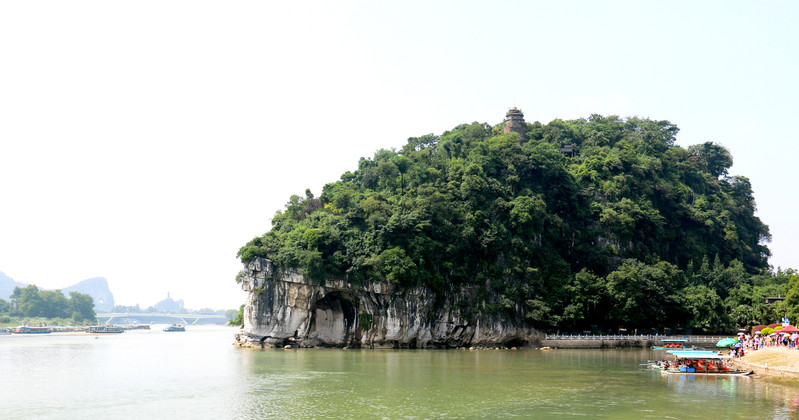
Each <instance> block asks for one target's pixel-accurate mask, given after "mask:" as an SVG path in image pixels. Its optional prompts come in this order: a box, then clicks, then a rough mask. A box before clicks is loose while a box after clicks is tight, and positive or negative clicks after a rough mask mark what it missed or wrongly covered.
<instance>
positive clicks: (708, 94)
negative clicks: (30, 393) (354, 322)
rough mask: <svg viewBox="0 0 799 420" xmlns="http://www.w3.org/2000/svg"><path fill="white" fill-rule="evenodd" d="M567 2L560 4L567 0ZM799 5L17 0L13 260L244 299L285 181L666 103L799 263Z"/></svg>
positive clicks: (0, 170) (71, 278)
mask: <svg viewBox="0 0 799 420" xmlns="http://www.w3.org/2000/svg"><path fill="white" fill-rule="evenodd" d="M555 3H557V4H555ZM797 22H799V2H795V1H783V2H780V1H771V2H752V1H719V2H708V1H705V2H696V1H687V2H673V1H672V2H640V1H630V2H596V1H585V2H579V1H569V2H553V1H545V2H544V1H542V2H533V1H518V2H514V1H491V2H489V1H485V2H466V1H451V2H444V1H419V2H415V1H395V2H334V1H322V2H317V1H307V0H306V1H302V2H266V1H255V2H253V1H236V2H228V1H216V2H210V1H198V0H191V1H163V0H158V1H141V0H140V1H126V2H119V1H109V0H102V1H70V2H66V1H35V2H33V1H17V2H11V1H6V2H0V271H3V272H5V273H6V274H7V275H8V276H10V277H12V278H14V279H15V280H17V281H20V282H25V283H34V284H37V285H39V286H40V287H44V288H56V287H64V286H67V285H70V284H73V283H76V282H78V281H80V280H83V279H86V278H90V277H105V278H107V279H108V282H109V285H110V288H111V291H112V292H113V293H114V296H115V298H116V301H117V303H118V304H126V305H133V304H136V303H138V304H140V305H142V306H149V305H152V304H153V303H155V302H156V301H158V300H160V299H163V298H164V297H166V294H167V292H171V295H172V297H173V298H177V299H184V300H185V303H186V306H187V307H190V308H200V307H208V306H210V307H213V308H216V309H222V308H234V307H238V305H239V304H241V303H243V302H244V298H245V296H244V293H243V292H241V291H240V289H239V287H238V285H237V284H236V283H235V281H234V278H235V276H236V273H237V272H238V271H239V269H240V268H241V266H240V263H239V262H238V260H237V259H236V252H237V251H238V249H239V248H240V247H241V246H242V245H244V244H245V243H246V242H247V241H249V240H250V239H252V238H253V237H254V236H258V235H261V234H263V233H264V232H266V231H267V230H268V229H269V227H270V218H271V217H272V215H274V213H275V211H277V210H278V209H281V208H282V207H283V204H284V203H285V202H286V201H288V199H289V197H290V196H291V194H303V192H304V191H305V189H306V188H310V189H311V190H312V191H313V192H314V193H315V194H317V195H319V194H320V193H321V189H322V186H323V185H324V184H325V183H327V182H332V181H335V180H337V179H338V178H339V176H340V175H341V174H342V173H343V172H345V171H347V170H353V169H355V168H356V167H357V162H358V159H359V158H360V157H362V156H372V154H373V153H374V152H375V151H376V150H377V149H379V148H391V147H396V148H399V147H401V146H402V145H403V144H404V143H405V141H406V139H407V138H408V137H412V136H419V135H423V134H427V133H435V134H440V133H442V132H443V131H445V130H448V129H451V128H453V127H455V126H456V125H458V124H461V123H470V122H473V121H478V122H487V123H489V124H497V123H499V122H501V121H502V119H503V118H504V115H505V112H506V111H507V109H508V108H509V107H511V106H514V105H515V106H518V107H519V108H521V109H522V110H523V111H524V114H525V117H526V119H527V121H530V122H532V121H540V122H542V123H546V122H549V121H551V120H552V119H555V118H562V119H572V118H580V117H588V116H589V115H591V114H593V113H598V114H603V115H610V114H616V115H620V116H623V117H624V116H633V115H637V116H640V117H648V118H652V119H658V120H663V119H665V120H669V121H671V122H673V123H675V124H677V126H679V127H680V129H681V131H680V134H679V135H678V144H679V145H682V146H688V145H690V144H696V143H701V142H705V141H714V142H717V143H720V144H722V145H724V146H726V147H727V148H728V149H729V150H730V151H731V153H732V155H733V158H734V161H735V164H734V166H733V167H732V169H731V173H732V174H734V175H744V176H747V177H749V178H750V180H751V181H752V184H753V188H754V191H755V198H756V200H757V205H758V215H759V216H760V218H761V219H763V221H764V222H765V223H766V224H768V225H769V226H770V228H771V233H772V234H773V241H772V243H771V244H770V248H771V250H772V252H773V257H772V258H771V264H773V265H774V266H775V267H776V266H782V267H783V268H787V267H793V268H799V254H798V253H797V251H799V227H797V222H796V212H797V208H799V198H797V190H799V187H797V186H796V185H795V184H796V181H797V179H799V176H798V175H797V172H796V165H795V162H796V161H797V159H799V153H798V152H799V139H797V132H798V131H799V130H797V128H796V120H797V115H796V113H797V110H798V108H799V107H798V106H797V98H799V79H798V78H799V45H797V44H798V43H799V24H797Z"/></svg>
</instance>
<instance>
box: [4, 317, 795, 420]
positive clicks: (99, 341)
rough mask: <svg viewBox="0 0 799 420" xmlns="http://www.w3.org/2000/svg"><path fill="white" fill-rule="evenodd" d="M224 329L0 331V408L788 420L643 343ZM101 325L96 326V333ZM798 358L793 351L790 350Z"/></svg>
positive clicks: (95, 414)
mask: <svg viewBox="0 0 799 420" xmlns="http://www.w3.org/2000/svg"><path fill="white" fill-rule="evenodd" d="M233 332H234V330H232V329H230V328H225V327H192V326H188V327H187V331H186V332H185V333H165V332H163V331H161V330H160V328H157V327H154V328H153V329H152V330H150V331H129V332H126V333H123V334H117V335H108V336H91V335H88V334H87V335H70V336H57V335H49V336H0V418H4V419H9V418H15V419H16V418H19V419H30V418H54V419H55V418H58V419H64V418H76V419H78V418H79V419H88V418H104V419H110V418H125V419H128V418H134V419H137V418H152V419H161V418H170V419H172V418H187V419H188V418H191V419H199V418H201V419H239V418H269V417H275V416H279V417H281V418H407V419H417V418H418V419H422V418H507V417H520V418H542V419H546V418H613V419H617V418H629V419H638V418H653V419H654V418H658V419H660V418H677V419H690V418H696V419H701V418H725V419H728V418H769V419H771V418H786V419H787V418H796V417H797V410H798V409H799V389H795V388H789V387H784V386H777V385H773V384H770V383H767V382H765V381H763V380H760V379H753V378H737V377H733V378H724V377H697V376H662V375H660V374H659V373H657V372H649V371H641V370H639V369H638V364H639V363H642V362H645V361H646V360H648V359H654V358H656V357H658V356H659V355H662V352H656V351H652V350H553V351H549V352H544V351H538V350H516V351H513V350H478V351H468V350H340V349H303V350H275V349H267V350H253V349H238V348H235V347H233V346H232V345H231V343H232V341H233V337H232V335H233ZM95 337H97V338H95ZM798 357H799V356H798Z"/></svg>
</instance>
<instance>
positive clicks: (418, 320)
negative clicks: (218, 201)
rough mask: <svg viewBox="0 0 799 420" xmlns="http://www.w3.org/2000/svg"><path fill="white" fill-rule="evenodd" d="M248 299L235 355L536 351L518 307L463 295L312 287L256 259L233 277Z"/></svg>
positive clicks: (373, 285)
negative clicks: (257, 351)
mask: <svg viewBox="0 0 799 420" xmlns="http://www.w3.org/2000/svg"><path fill="white" fill-rule="evenodd" d="M241 285H242V288H243V289H244V290H245V291H246V292H247V293H248V300H247V305H246V306H245V308H244V318H243V321H244V326H243V329H242V331H241V332H239V333H238V334H236V345H237V346H240V347H256V348H258V347H260V348H265V347H277V348H286V347H289V348H298V347H305V348H307V347H349V348H459V347H465V348H469V347H485V348H494V347H500V348H511V347H535V346H538V345H540V343H541V339H542V338H543V336H544V334H542V333H540V332H539V331H537V330H535V329H534V328H532V327H530V326H529V325H528V324H527V323H525V322H524V313H523V311H522V308H521V307H520V306H518V305H517V306H515V307H512V308H507V310H506V311H505V312H501V311H497V310H496V309H492V308H497V307H499V302H497V301H498V300H499V299H500V297H498V296H493V295H488V296H485V295H482V294H480V293H479V290H478V289H475V288H467V287H463V288H460V289H457V290H452V291H450V292H448V293H445V294H442V295H437V294H436V293H435V292H434V291H432V290H430V289H429V288H426V287H423V286H419V287H411V288H399V287H397V286H396V285H394V284H390V283H381V282H367V283H363V284H352V283H349V282H348V281H347V280H346V279H328V280H326V281H324V282H314V281H312V280H310V279H309V278H307V277H306V276H303V275H302V274H300V273H297V272H295V271H290V270H285V271H278V270H275V268H274V266H273V265H272V263H271V261H269V260H268V259H265V258H257V259H255V261H253V262H251V263H250V264H247V266H246V267H245V270H243V271H242V273H241Z"/></svg>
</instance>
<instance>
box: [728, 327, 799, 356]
mask: <svg viewBox="0 0 799 420" xmlns="http://www.w3.org/2000/svg"><path fill="white" fill-rule="evenodd" d="M797 346H799V333H780V331H779V330H776V331H774V332H773V333H771V334H769V335H763V334H761V333H760V331H756V332H755V334H754V335H751V334H741V335H739V336H738V344H736V345H733V346H732V347H731V348H730V354H732V355H733V356H734V357H741V356H743V355H744V354H745V353H746V352H747V351H750V350H758V349H762V348H764V347H787V348H791V349H795V348H797Z"/></svg>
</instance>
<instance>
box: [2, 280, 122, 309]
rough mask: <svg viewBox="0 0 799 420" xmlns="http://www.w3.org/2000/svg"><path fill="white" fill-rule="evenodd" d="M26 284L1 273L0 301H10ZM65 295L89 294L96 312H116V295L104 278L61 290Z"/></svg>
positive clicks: (84, 281) (82, 282)
mask: <svg viewBox="0 0 799 420" xmlns="http://www.w3.org/2000/svg"><path fill="white" fill-rule="evenodd" d="M26 286H28V285H27V284H25V283H20V282H17V281H14V279H12V278H11V277H8V276H7V275H6V274H5V273H3V272H2V271H0V299H5V300H8V299H10V298H11V293H13V292H14V288H15V287H26ZM61 292H62V293H64V295H66V296H69V292H79V293H83V294H87V295H89V296H91V297H92V299H94V310H95V311H96V312H111V311H113V310H114V294H113V293H111V290H110V289H108V281H106V279H105V278H104V277H94V278H91V279H87V280H83V281H81V282H78V283H76V284H73V285H72V286H68V287H64V288H61Z"/></svg>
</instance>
